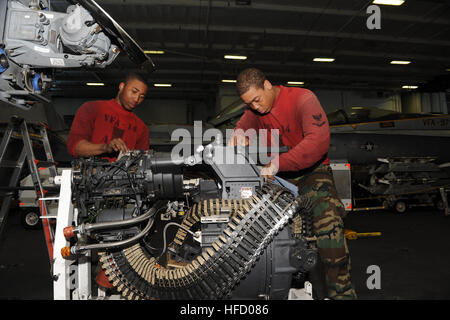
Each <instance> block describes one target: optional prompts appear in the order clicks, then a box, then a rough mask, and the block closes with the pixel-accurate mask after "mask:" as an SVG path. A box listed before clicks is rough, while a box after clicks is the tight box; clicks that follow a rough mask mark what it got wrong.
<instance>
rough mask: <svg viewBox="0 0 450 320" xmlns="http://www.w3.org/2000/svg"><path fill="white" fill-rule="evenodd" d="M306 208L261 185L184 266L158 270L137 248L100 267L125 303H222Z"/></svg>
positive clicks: (105, 256) (103, 256) (305, 202)
mask: <svg viewBox="0 0 450 320" xmlns="http://www.w3.org/2000/svg"><path fill="white" fill-rule="evenodd" d="M309 205H310V202H309V199H306V198H303V197H302V196H300V197H297V198H295V197H294V196H293V195H292V194H291V193H290V192H289V191H288V190H286V189H284V188H281V187H279V186H277V185H273V184H266V185H264V186H263V188H262V190H260V191H258V192H257V194H256V195H254V196H253V197H251V198H250V199H248V200H247V201H246V202H245V203H243V204H242V208H241V209H238V210H236V215H234V216H232V217H231V219H230V221H229V223H228V225H227V227H226V228H225V229H224V231H223V232H222V234H221V235H220V236H219V237H218V239H217V240H216V241H215V242H213V244H212V248H206V249H205V250H203V251H202V253H201V254H200V255H198V256H197V257H196V258H195V259H193V260H192V261H191V262H190V263H188V264H187V265H185V266H180V267H178V268H167V267H163V266H160V265H159V264H158V263H157V261H156V258H155V257H152V256H150V255H149V254H148V253H147V252H146V251H145V250H144V249H143V248H142V246H141V244H140V243H137V244H135V245H133V246H131V247H129V248H126V249H123V250H121V251H118V252H113V251H104V252H99V256H100V263H101V264H102V267H103V268H104V269H105V273H106V275H107V276H108V278H109V280H110V281H111V282H112V284H113V285H114V286H115V287H116V288H117V290H118V291H119V292H120V293H121V294H122V296H124V297H125V298H127V299H168V300H169V299H208V300H209V299H223V298H227V297H230V294H231V291H232V290H233V288H234V287H235V286H236V285H237V284H238V282H239V281H240V280H241V279H242V278H243V277H244V276H245V275H246V274H247V273H248V272H250V270H251V268H252V267H253V266H254V265H255V263H256V260H257V259H258V257H259V256H260V255H261V254H262V253H263V252H264V250H265V249H266V247H267V246H268V244H270V243H271V241H272V240H273V238H274V237H275V236H276V234H277V233H278V232H279V231H280V230H281V229H283V227H284V226H285V225H286V224H287V223H288V221H289V220H290V219H291V218H293V217H294V216H295V215H296V214H297V213H298V212H300V211H302V210H304V209H305V208H307V207H308V206H309ZM212 214H214V213H212Z"/></svg>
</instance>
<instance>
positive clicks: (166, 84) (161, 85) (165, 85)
mask: <svg viewBox="0 0 450 320" xmlns="http://www.w3.org/2000/svg"><path fill="white" fill-rule="evenodd" d="M153 86H154V87H166V88H169V87H171V86H172V84H170V83H155V84H153Z"/></svg>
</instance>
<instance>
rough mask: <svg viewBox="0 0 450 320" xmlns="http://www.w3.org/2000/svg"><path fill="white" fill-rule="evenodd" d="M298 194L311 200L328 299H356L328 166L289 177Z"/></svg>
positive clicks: (340, 213) (340, 210)
mask: <svg viewBox="0 0 450 320" xmlns="http://www.w3.org/2000/svg"><path fill="white" fill-rule="evenodd" d="M291 182H293V183H294V184H296V185H297V186H298V192H299V194H303V195H305V196H307V197H309V198H310V199H311V201H312V203H313V205H312V213H313V221H314V232H315V235H316V238H317V247H318V250H319V255H320V257H321V260H322V262H323V266H324V270H325V279H326V284H327V289H328V297H329V298H330V299H356V298H357V296H356V292H355V289H354V286H353V285H352V282H351V277H350V269H351V266H350V254H349V250H348V247H347V241H346V238H345V234H344V223H343V219H344V218H345V216H346V212H345V208H344V205H343V204H342V202H341V201H340V199H339V197H338V195H337V191H336V187H335V184H334V179H333V174H332V171H331V167H330V166H329V165H323V164H320V165H319V166H317V167H315V168H314V169H313V170H310V171H309V172H307V173H304V174H303V173H302V175H301V176H300V177H296V178H295V179H293V180H291Z"/></svg>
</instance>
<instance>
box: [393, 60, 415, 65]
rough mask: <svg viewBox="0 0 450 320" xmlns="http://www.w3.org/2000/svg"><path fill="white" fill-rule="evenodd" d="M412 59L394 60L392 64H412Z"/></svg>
mask: <svg viewBox="0 0 450 320" xmlns="http://www.w3.org/2000/svg"><path fill="white" fill-rule="evenodd" d="M410 63H411V61H403V60H392V61H391V64H410Z"/></svg>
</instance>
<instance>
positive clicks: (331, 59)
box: [313, 58, 335, 62]
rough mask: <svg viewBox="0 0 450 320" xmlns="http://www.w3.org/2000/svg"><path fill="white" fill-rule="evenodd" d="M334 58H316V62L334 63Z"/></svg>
mask: <svg viewBox="0 0 450 320" xmlns="http://www.w3.org/2000/svg"><path fill="white" fill-rule="evenodd" d="M334 60H335V59H334V58H314V59H313V61H314V62H333V61H334Z"/></svg>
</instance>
